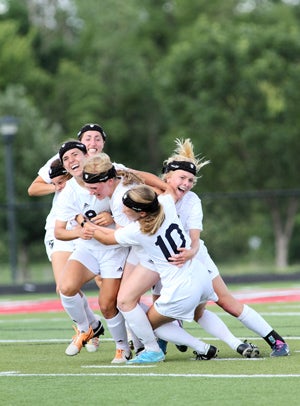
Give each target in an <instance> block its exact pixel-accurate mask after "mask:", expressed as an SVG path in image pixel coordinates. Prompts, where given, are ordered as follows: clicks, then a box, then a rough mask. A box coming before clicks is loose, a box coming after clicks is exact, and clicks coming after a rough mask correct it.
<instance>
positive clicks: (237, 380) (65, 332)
mask: <svg viewBox="0 0 300 406" xmlns="http://www.w3.org/2000/svg"><path fill="white" fill-rule="evenodd" d="M252 307H254V308H255V309H256V310H258V311H259V313H261V314H262V315H263V316H264V317H265V319H266V320H267V321H268V322H269V323H270V324H271V325H272V326H273V327H274V328H275V329H276V330H277V331H278V332H279V333H281V334H282V335H283V336H284V337H285V338H286V339H287V341H288V343H289V346H290V350H291V356H289V357H282V358H270V356H269V354H270V348H269V347H268V345H267V344H266V343H265V342H264V340H262V339H261V338H259V337H257V336H256V335H255V334H254V333H253V332H251V331H249V330H247V329H246V328H245V327H243V326H242V325H241V323H240V322H239V321H237V320H236V319H234V318H232V317H230V316H229V315H226V314H225V313H224V312H222V311H220V309H219V308H218V307H217V306H215V305H213V306H209V309H210V310H212V311H215V312H217V313H218V314H219V315H220V316H221V317H222V319H223V320H224V321H225V323H226V324H227V325H228V327H229V328H230V329H231V331H232V332H233V333H234V334H235V335H236V336H238V337H240V338H242V339H245V338H247V339H248V341H250V342H253V343H254V344H256V345H258V346H259V347H260V350H261V357H260V358H258V359H254V360H251V359H244V358H242V357H241V356H240V355H238V354H237V353H235V352H234V351H232V350H231V349H230V348H229V347H228V346H226V344H224V343H222V342H220V341H218V340H216V339H214V338H212V337H210V336H209V335H208V334H207V333H206V332H204V331H203V330H201V329H200V327H198V326H197V325H196V323H192V324H190V323H185V328H186V329H187V331H189V332H190V333H191V334H193V335H195V336H196V337H199V338H200V337H201V338H202V339H204V340H205V341H206V342H210V343H211V344H213V345H216V346H217V347H218V348H219V350H220V351H219V354H218V358H217V359H215V360H210V361H193V360H192V358H193V354H192V350H190V349H189V350H188V351H187V352H186V353H180V352H178V350H176V348H175V346H174V345H172V344H169V345H168V353H167V356H166V361H165V362H163V363H159V364H154V365H149V366H133V365H128V366H126V365H121V366H115V365H112V364H111V363H110V361H111V359H112V358H113V356H114V344H113V342H112V340H111V338H110V335H109V333H108V331H107V330H106V333H105V336H104V339H103V341H102V343H101V346H100V348H99V351H98V352H97V353H87V351H86V350H85V349H82V351H81V353H80V354H79V355H77V356H75V357H67V356H66V355H65V354H64V350H65V348H66V346H67V343H68V341H69V339H70V337H71V335H72V330H71V323H70V320H69V319H68V317H67V316H66V315H65V313H63V312H60V313H35V314H26V315H24V314H13V315H0V331H1V336H0V386H1V397H2V399H3V400H5V404H6V405H7V406H9V405H29V404H30V405H43V406H48V405H81V404H84V403H88V404H98V405H104V406H106V405H110V406H111V405H112V406H114V405H120V406H121V405H124V406H125V405H153V404H162V405H166V406H169V405H170V406H171V405H172V406H173V405H191V406H193V405H221V406H227V405H230V406H237V405H245V406H248V405H249V406H250V405H253V404H255V405H256V406H260V405H261V406H266V405H270V404H271V405H273V406H276V405H282V404H283V403H285V404H297V402H298V401H297V399H298V398H299V396H300V385H299V381H300V371H299V358H300V355H299V352H300V325H299V314H300V303H299V302H290V303H268V304H260V305H252Z"/></svg>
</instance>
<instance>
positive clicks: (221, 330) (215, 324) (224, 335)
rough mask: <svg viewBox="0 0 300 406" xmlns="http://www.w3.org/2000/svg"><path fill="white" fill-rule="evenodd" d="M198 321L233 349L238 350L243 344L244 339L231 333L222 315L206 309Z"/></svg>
mask: <svg viewBox="0 0 300 406" xmlns="http://www.w3.org/2000/svg"><path fill="white" fill-rule="evenodd" d="M197 323H198V324H200V326H201V327H202V328H203V329H204V330H205V331H207V332H208V333H209V334H211V335H212V336H214V337H217V338H219V339H220V340H222V341H224V342H225V343H226V344H227V345H229V347H230V348H232V349H233V350H236V349H237V347H238V346H239V345H240V344H242V341H241V340H239V339H238V338H237V337H235V336H234V335H233V334H232V333H231V331H230V330H229V329H228V327H227V326H226V324H225V323H224V322H223V321H222V320H221V319H220V317H218V316H217V315H216V314H215V313H213V312H211V311H209V310H206V309H205V310H204V312H203V315H202V317H200V319H199V320H198V321H197Z"/></svg>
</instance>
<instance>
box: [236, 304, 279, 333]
mask: <svg viewBox="0 0 300 406" xmlns="http://www.w3.org/2000/svg"><path fill="white" fill-rule="evenodd" d="M237 319H238V320H239V321H240V322H241V323H243V324H244V326H245V327H247V328H248V329H249V330H252V331H254V333H256V334H258V335H259V336H260V337H266V336H267V335H268V334H269V333H270V332H271V331H272V330H273V328H272V327H271V326H270V324H269V323H267V322H266V320H265V319H264V318H262V317H261V315H260V314H258V313H257V312H256V311H255V310H254V309H252V308H251V307H249V306H247V305H244V309H243V311H242V313H241V315H240V316H239V317H238V318H237Z"/></svg>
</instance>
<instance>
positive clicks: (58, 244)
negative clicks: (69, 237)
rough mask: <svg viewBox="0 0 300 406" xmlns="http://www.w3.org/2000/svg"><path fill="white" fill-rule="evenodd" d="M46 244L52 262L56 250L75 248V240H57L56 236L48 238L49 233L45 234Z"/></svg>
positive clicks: (70, 250) (67, 250)
mask: <svg viewBox="0 0 300 406" xmlns="http://www.w3.org/2000/svg"><path fill="white" fill-rule="evenodd" d="M44 244H45V248H46V254H47V256H48V259H49V261H50V262H51V255H52V254H53V253H54V252H58V251H66V252H73V251H74V249H75V243H74V241H62V240H57V239H56V238H54V237H53V238H48V237H47V235H46V236H45V239H44Z"/></svg>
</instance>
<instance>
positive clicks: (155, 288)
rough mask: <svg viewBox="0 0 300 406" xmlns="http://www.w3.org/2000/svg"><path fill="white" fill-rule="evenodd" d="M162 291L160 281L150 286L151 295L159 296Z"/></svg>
mask: <svg viewBox="0 0 300 406" xmlns="http://www.w3.org/2000/svg"><path fill="white" fill-rule="evenodd" d="M161 289H162V285H161V280H159V281H158V282H157V283H156V284H155V285H154V286H152V289H151V293H152V295H156V296H159V295H160V292H161Z"/></svg>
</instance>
